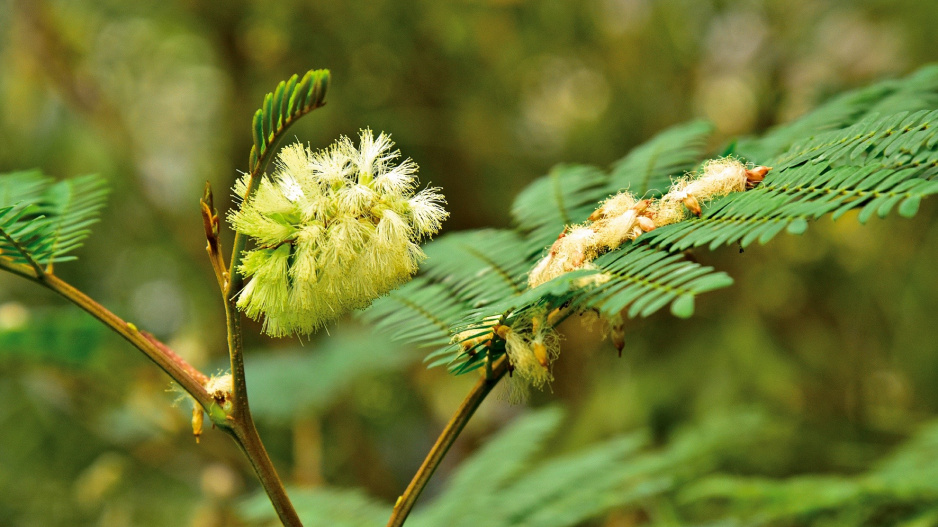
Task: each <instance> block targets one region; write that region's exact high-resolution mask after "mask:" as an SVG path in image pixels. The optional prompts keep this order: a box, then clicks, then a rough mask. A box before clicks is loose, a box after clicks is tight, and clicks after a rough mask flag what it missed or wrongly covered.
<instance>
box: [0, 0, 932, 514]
mask: <svg viewBox="0 0 938 527" xmlns="http://www.w3.org/2000/svg"><path fill="white" fill-rule="evenodd" d="M935 27H938V5H935V4H933V3H931V2H922V1H912V0H909V1H896V0H889V1H887V0H869V1H857V2H838V1H832V0H821V1H815V0H751V1H710V0H657V1H652V0H563V1H559V0H550V1H548V0H543V1H531V2H522V1H515V0H475V1H469V0H465V1H452V2H439V1H428V0H422V1H417V2H400V1H390V0H369V1H358V0H356V1H349V2H338V1H325V2H303V1H299V0H281V1H279V2H264V1H259V0H228V1H224V2H221V1H217V0H175V1H165V0H164V1H155V0H144V1H139V2H122V1H114V0H98V1H89V0H84V1H79V0H22V1H13V0H0V172H6V171H12V170H16V169H25V168H33V167H38V168H40V169H42V170H43V171H44V172H45V173H47V174H49V175H52V176H54V177H56V178H65V177H69V176H74V175H79V174H86V173H99V174H102V175H103V176H105V177H106V178H107V180H108V181H109V182H110V185H111V187H112V194H111V196H110V199H109V204H108V207H107V209H106V211H105V213H104V217H103V221H101V222H100V223H99V224H98V225H97V226H96V227H95V229H94V234H93V236H92V237H91V238H90V239H89V240H88V242H87V243H86V246H85V248H84V249H82V250H81V252H80V253H79V257H80V259H79V261H78V262H77V263H72V264H68V265H62V266H60V267H57V269H56V272H57V273H59V274H60V275H61V276H63V277H64V278H65V279H67V280H69V281H70V282H72V283H73V284H75V285H76V286H78V287H79V288H81V289H83V290H85V291H86V292H88V293H89V294H90V295H91V296H92V297H94V298H96V299H98V300H99V301H101V302H102V303H103V304H105V305H106V306H108V307H109V308H110V309H112V310H113V311H115V312H116V313H118V314H119V315H121V316H123V317H125V318H126V319H127V320H130V321H133V322H134V323H135V324H136V325H137V326H139V327H140V328H142V329H147V330H149V331H151V332H153V333H154V334H156V335H157V336H158V337H160V338H162V339H165V340H166V341H167V342H168V343H169V344H170V345H171V346H172V347H173V348H174V349H176V350H177V351H178V352H179V353H180V354H182V355H184V356H185V357H187V358H188V359H189V360H190V361H192V362H193V363H195V364H197V365H198V366H200V367H201V368H203V369H204V370H206V371H209V372H215V371H218V370H220V369H222V368H224V364H225V339H224V319H223V310H222V306H221V303H220V301H219V298H218V293H217V288H216V284H215V280H214V277H213V275H212V271H211V267H210V266H209V265H208V261H207V259H206V258H205V251H204V246H205V242H204V238H203V234H202V227H201V223H200V218H199V209H198V198H199V197H200V195H201V189H202V186H203V185H204V183H205V181H206V180H207V181H210V182H211V183H212V185H213V187H214V188H215V194H216V205H217V206H218V208H219V209H220V210H224V209H225V208H226V207H227V205H228V203H229V196H228V194H229V193H228V192H227V189H228V188H229V187H230V185H231V183H232V182H233V180H234V178H235V177H236V176H237V175H238V171H239V170H243V169H245V168H246V165H247V156H248V152H249V150H250V146H251V133H250V127H249V124H250V119H251V116H252V115H253V112H254V111H255V109H256V108H257V107H258V105H259V104H260V102H261V100H262V98H263V95H264V94H265V93H266V92H268V91H270V90H272V89H273V87H274V86H275V85H276V83H277V82H278V81H280V80H281V79H285V78H287V77H289V76H290V75H292V74H293V73H302V72H304V71H306V70H307V69H310V68H329V69H331V71H332V76H333V84H332V85H331V87H330V91H329V94H328V96H327V101H328V104H327V105H326V107H324V108H323V109H321V110H317V111H316V112H314V113H313V114H312V115H311V116H309V117H306V118H304V119H303V120H301V121H300V122H299V124H297V125H296V126H295V127H293V128H292V129H291V131H290V134H291V135H293V136H295V137H296V138H298V139H299V140H301V141H304V142H309V143H310V144H311V145H312V146H314V147H316V146H326V145H328V144H329V143H330V142H331V141H333V140H334V139H335V138H337V137H338V136H339V135H343V134H344V135H354V134H356V132H357V131H358V130H359V129H360V128H363V127H371V128H372V129H374V130H383V131H387V132H390V133H391V134H392V135H393V138H394V140H395V141H396V142H397V145H398V147H399V148H400V149H401V151H402V152H403V154H404V155H405V156H409V157H411V158H413V159H414V160H415V161H416V162H417V163H418V164H419V165H420V175H421V180H422V181H423V182H425V183H432V184H433V185H436V186H440V187H442V188H443V192H444V194H445V195H446V196H447V198H448V201H449V207H448V208H449V210H450V211H451V213H452V216H451V218H450V219H449V220H448V222H447V223H446V225H445V229H446V230H447V231H452V230H459V229H466V228H475V227H483V226H494V227H504V226H507V225H508V223H509V207H510V203H511V199H512V198H513V196H514V195H515V194H516V193H517V192H518V191H519V190H520V189H521V188H523V187H524V185H526V184H527V183H529V182H530V181H532V180H534V179H535V178H537V177H538V176H540V175H542V174H544V173H545V172H546V171H547V170H548V169H549V167H551V166H552V165H554V164H556V163H559V162H576V163H585V164H592V165H598V166H608V165H609V164H610V163H612V162H613V161H614V160H616V159H618V158H619V157H621V156H623V155H624V154H626V153H627V152H628V150H629V149H630V148H631V147H633V146H635V145H636V144H639V143H640V142H641V141H642V140H644V139H647V138H648V137H650V136H651V135H653V134H654V133H655V132H657V131H660V130H661V129H663V128H666V127H668V126H670V125H673V124H676V123H680V122H683V121H687V120H689V119H693V118H704V119H708V120H710V121H712V122H713V123H714V124H715V125H716V129H717V132H716V136H715V139H714V142H713V144H712V145H711V146H712V148H713V150H714V151H715V152H718V151H720V149H721V148H722V147H723V145H725V144H726V143H727V142H728V141H730V140H731V139H732V138H733V137H737V136H741V135H749V134H756V133H759V132H760V131H762V130H765V129H766V128H768V127H770V126H771V125H773V124H775V123H780V122H785V121H788V120H791V119H793V118H796V117H797V116H799V115H802V114H804V113H805V112H807V111H809V110H810V109H811V108H813V107H814V106H816V105H817V104H818V103H820V102H822V101H824V100H825V99H826V98H827V97H829V96H831V95H834V94H837V93H839V92H841V91H844V90H846V89H849V88H852V87H857V86H862V85H866V84H869V83H871V82H873V81H875V80H878V79H881V78H885V77H891V76H901V75H904V74H907V73H909V72H912V71H914V70H915V69H916V68H918V67H920V66H921V65H924V64H927V63H929V62H931V61H935V60H938V47H936V46H935V40H934V28H935ZM936 220H938V206H936V205H935V204H933V203H926V204H925V205H924V206H923V210H922V211H921V212H920V213H919V215H918V216H917V217H916V218H915V219H914V220H901V219H898V218H890V219H887V220H874V221H872V222H871V223H870V224H869V225H866V226H862V227H861V226H860V225H858V224H857V223H856V221H854V220H853V219H852V218H849V217H848V218H844V219H841V220H840V221H838V222H830V221H821V222H819V223H817V224H816V225H814V226H813V228H812V229H810V230H809V231H808V232H807V233H806V234H805V235H803V236H800V237H793V236H789V235H783V236H780V237H779V238H777V239H775V240H774V241H773V242H772V243H771V244H769V245H768V246H765V247H752V248H750V249H747V250H746V252H745V253H742V254H740V253H739V252H738V251H736V250H733V249H725V250H723V251H719V252H716V253H707V252H701V253H699V254H698V257H699V258H700V259H701V260H702V261H705V262H707V263H708V264H712V265H716V266H718V267H720V268H722V269H725V270H726V271H728V272H729V273H730V274H731V275H732V276H733V277H734V278H735V279H736V281H737V283H736V285H735V286H734V287H732V288H730V289H727V290H723V291H719V292H716V293H712V294H709V295H706V296H704V297H702V298H701V299H699V301H698V311H697V316H695V317H694V318H693V319H691V320H689V321H678V320H676V319H673V318H671V317H669V316H668V315H666V314H661V315H660V316H655V317H652V318H651V319H648V320H640V321H632V322H630V323H629V326H628V328H627V332H628V333H627V345H626V350H625V353H624V354H623V357H622V358H621V359H618V358H617V357H616V353H615V351H614V349H613V348H612V346H611V345H610V344H609V343H608V342H602V341H601V339H600V337H599V334H597V333H595V332H593V333H591V332H590V331H588V330H587V329H588V328H585V327H584V326H582V325H580V324H579V323H568V324H567V327H566V329H567V332H566V341H565V344H564V353H563V355H562V357H561V358H560V360H559V361H558V363H557V364H556V368H555V372H554V373H555V376H556V377H557V380H556V382H555V383H554V384H553V386H552V389H551V390H550V391H548V392H546V393H536V394H534V396H533V397H532V398H531V400H530V401H528V403H526V404H522V405H511V404H509V403H508V402H506V401H504V400H500V399H497V398H492V399H491V400H489V401H487V402H486V403H485V404H484V406H483V407H482V409H481V410H480V413H479V415H478V416H477V417H476V418H475V419H474V420H473V422H472V423H471V424H470V426H469V428H468V429H467V431H466V433H465V434H464V437H463V438H461V439H460V441H459V442H458V443H457V445H456V447H455V448H454V450H453V451H452V452H451V454H450V456H449V457H448V458H447V460H446V462H445V463H444V466H443V467H442V468H441V470H440V471H439V472H438V473H437V475H436V476H435V477H434V480H433V481H432V483H431V487H430V488H429V489H428V492H427V493H426V495H425V498H424V499H425V500H427V501H428V502H429V501H432V499H433V496H434V495H435V494H438V493H439V492H441V489H442V488H444V486H445V482H446V480H447V477H448V475H449V474H451V473H452V470H453V469H454V467H456V466H457V465H458V464H459V462H460V460H462V459H464V458H466V457H467V456H469V455H470V454H471V453H472V452H473V451H474V450H475V449H476V448H477V447H478V445H480V444H482V443H484V441H485V439H486V437H488V436H489V434H491V433H492V432H493V431H495V430H499V429H502V428H503V427H505V426H506V424H507V423H510V422H512V421H514V420H516V419H518V418H519V417H520V416H521V415H522V414H525V413H527V412H529V408H531V407H539V406H544V405H556V406H559V407H562V408H563V409H564V410H565V413H566V418H565V419H566V421H565V425H564V426H563V427H562V432H561V433H558V434H556V435H554V436H552V438H551V439H550V440H549V441H547V443H546V452H545V453H544V454H543V455H544V456H545V457H550V456H551V455H556V454H560V453H564V452H575V451H577V450H578V449H582V448H584V447H585V446H588V445H591V444H594V443H596V442H597V441H600V440H604V439H608V438H611V437H615V436H618V435H621V434H624V433H629V432H634V431H640V430H645V431H647V432H648V433H649V434H650V436H651V437H652V438H653V439H654V443H655V444H658V445H667V444H669V440H670V438H672V437H673V435H674V434H675V433H677V432H676V431H681V430H692V429H694V427H695V426H698V425H699V424H700V423H703V422H709V421H708V420H709V419H713V418H714V416H725V415H735V414H734V412H740V411H745V412H750V413H751V412H755V413H757V414H759V415H761V416H763V417H762V419H763V420H764V421H765V422H767V423H770V424H771V427H770V428H771V430H772V433H768V434H761V435H759V436H758V437H760V439H759V441H756V442H754V443H753V444H750V445H749V446H748V447H746V448H740V449H727V450H726V451H725V452H723V453H722V454H721V455H720V456H718V457H719V459H718V460H717V461H714V463H713V466H712V467H711V468H712V470H714V471H722V472H727V473H732V474H741V475H760V476H764V477H771V478H785V477H789V476H794V475H803V474H839V475H843V476H844V477H849V476H851V475H857V474H863V473H864V472H865V471H867V470H869V468H870V467H871V466H873V465H874V464H875V463H877V462H878V460H880V459H882V458H883V457H884V456H886V455H888V454H889V453H890V452H892V451H893V449H894V448H896V447H897V445H900V444H902V443H903V442H904V441H905V440H906V439H907V438H909V437H910V436H912V435H913V434H915V432H916V431H917V430H919V429H920V427H922V426H923V425H924V424H925V423H927V422H929V421H930V420H931V419H933V418H934V417H935V416H936V413H938V382H936V381H938V324H935V323H934V320H935V317H934V313H935V312H938V281H936V280H935V279H934V275H933V274H932V273H933V272H934V262H936V261H938V221H936ZM230 239H231V237H230V235H229V234H228V233H226V234H225V238H224V240H225V242H227V243H226V246H227V247H230ZM933 310H934V311H933ZM257 329H258V327H257V326H256V325H252V324H249V325H248V326H247V333H248V353H249V355H250V357H249V359H250V364H249V368H250V370H249V378H248V382H249V385H250V387H251V394H252V401H254V402H252V406H256V407H257V409H256V412H257V419H258V421H259V424H260V427H261V436H262V437H263V438H264V439H265V442H266V443H267V446H268V450H269V451H270V452H271V455H272V457H273V459H274V462H275V464H277V466H278V467H279V468H280V470H281V473H282V475H283V476H284V477H285V478H286V479H287V480H288V482H289V483H290V484H291V485H294V486H295V487H297V488H312V487H317V486H323V485H328V486H337V487H357V488H361V489H363V490H364V492H365V493H367V494H369V495H371V496H373V497H374V498H376V499H377V500H381V501H383V502H385V503H387V504H389V505H390V504H391V503H393V501H394V499H395V497H396V496H397V495H398V493H399V492H400V491H401V490H402V489H403V488H404V486H405V485H406V483H407V481H408V480H409V478H410V476H411V475H412V473H413V471H414V470H415V469H416V467H417V466H418V465H419V463H420V460H421V459H422V458H423V456H424V454H425V453H426V451H427V450H428V448H429V446H430V445H431V444H432V442H433V440H434V439H435V436H436V434H437V433H438V431H439V430H440V429H441V427H442V426H443V423H445V421H446V420H447V419H448V417H449V414H450V413H451V412H452V411H453V410H454V409H455V408H456V406H457V405H458V404H459V401H460V400H461V398H462V397H463V395H464V394H465V392H466V391H467V389H468V387H469V386H470V385H471V383H472V382H473V381H474V378H469V377H471V376H466V378H454V377H451V376H449V375H447V374H446V372H445V371H443V370H441V369H436V370H430V371H428V370H426V368H425V367H424V366H423V364H421V362H420V359H421V357H422V353H421V352H420V351H419V350H412V349H407V348H406V347H397V348H394V347H393V346H391V345H388V344H387V343H385V342H383V341H380V340H379V341H375V340H374V339H373V338H371V337H369V336H368V332H367V330H366V329H364V328H362V327H361V326H360V325H357V323H356V322H354V321H352V320H348V321H343V322H341V323H339V324H338V326H337V327H336V328H334V329H330V333H331V335H327V334H325V333H323V334H322V335H320V336H318V337H316V338H315V339H313V340H312V341H311V342H304V343H302V344H301V343H299V342H297V341H296V340H290V339H281V340H269V339H265V338H261V337H259V336H257ZM168 390H169V382H168V379H167V378H166V377H165V376H164V375H163V374H162V373H161V372H159V371H158V370H157V369H156V368H154V367H152V366H151V365H150V364H149V363H148V362H147V361H146V360H145V359H144V358H143V357H142V356H141V355H140V354H139V353H137V352H136V351H134V350H133V349H131V348H130V347H129V346H128V345H126V344H125V343H124V342H122V341H121V340H119V339H118V338H117V337H115V336H113V335H111V334H108V333H107V332H106V331H105V330H103V329H101V328H99V327H98V326H97V325H96V324H95V323H94V321H93V320H91V318H90V317H88V316H87V315H85V314H83V313H80V312H78V311H77V310H75V309H72V308H71V307H69V306H65V305H63V302H62V301H61V300H60V299H58V298H56V297H53V296H52V295H50V294H46V293H45V292H44V291H39V290H38V289H37V288H36V287H34V286H32V285H31V284H28V283H26V282H24V281H22V280H18V279H16V278H15V277H12V276H0V525H23V526H34V525H35V526H40V525H43V526H45V525H102V526H119V525H199V526H202V525H208V526H221V525H241V524H242V521H243V520H242V519H239V518H238V514H237V507H236V506H237V504H238V503H239V500H241V499H242V498H243V497H244V496H247V495H250V494H252V493H253V492H255V491H256V490H257V488H258V485H257V484H256V482H255V480H254V477H253V475H252V473H251V472H250V467H249V466H248V465H247V463H246V462H245V460H244V459H243V458H242V457H241V455H240V453H239V452H238V451H237V449H236V447H235V445H234V444H233V443H232V442H231V441H230V440H229V439H228V438H227V437H224V435H223V434H220V433H217V432H213V431H207V432H206V434H205V435H204V436H203V439H202V443H201V444H196V443H195V442H194V440H193V439H192V437H191V434H190V430H189V412H188V406H186V405H185V404H180V405H178V406H174V402H175V401H176V399H177V396H176V394H174V393H172V392H170V391H168ZM727 422H729V423H732V422H733V420H732V419H729V420H728V421H727ZM728 426H730V427H731V428H732V426H733V425H728ZM933 453H934V455H938V452H933ZM922 499H926V498H922ZM675 510H676V509H675V507H674V506H672V505H670V504H669V503H668V500H667V499H666V498H663V497H657V498H655V499H649V500H648V501H647V502H644V503H643V505H642V506H640V507H632V508H630V509H629V510H628V511H623V510H615V509H614V510H612V511H611V512H610V511H605V512H603V513H602V514H600V515H599V517H597V518H594V519H592V520H590V522H589V523H588V525H597V526H598V525H603V526H626V525H643V524H652V523H653V524H656V525H657V524H661V525H680V524H683V523H684V522H689V521H691V520H690V519H689V518H687V517H683V518H682V517H681V516H680V514H679V512H675ZM662 511H664V512H662ZM691 512H693V511H691ZM704 516H706V514H704ZM796 524H797V523H796ZM883 524H887V523H883ZM888 524H890V525H891V523H888ZM876 525H879V523H876ZM921 525H932V524H931V523H922V524H921Z"/></svg>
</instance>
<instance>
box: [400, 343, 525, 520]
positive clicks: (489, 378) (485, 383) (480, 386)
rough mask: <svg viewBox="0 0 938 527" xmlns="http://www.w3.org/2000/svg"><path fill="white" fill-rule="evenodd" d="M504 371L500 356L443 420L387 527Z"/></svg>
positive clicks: (404, 512) (406, 509)
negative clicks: (438, 433)
mask: <svg viewBox="0 0 938 527" xmlns="http://www.w3.org/2000/svg"><path fill="white" fill-rule="evenodd" d="M507 371H508V361H507V360H505V359H504V358H503V359H501V360H500V361H498V362H496V363H495V364H494V365H493V366H492V373H491V375H486V376H484V377H482V378H481V379H479V382H477V383H476V384H475V386H473V387H472V390H470V391H469V394H468V395H467V396H466V398H465V399H464V400H463V402H462V404H461V405H460V406H459V409H457V410H456V413H455V414H453V417H452V418H450V420H449V422H448V423H447V424H446V428H444V429H443V432H442V433H441V434H440V437H438V438H437V440H436V443H435V444H434V445H433V448H431V449H430V453H429V454H427V458H426V459H424V460H423V464H422V465H420V468H419V469H418V470H417V473H416V474H414V478H413V479H412V480H411V481H410V485H407V489H406V490H404V494H402V495H401V496H400V497H399V498H398V499H397V503H396V504H395V505H394V510H393V511H392V512H391V518H390V520H388V525H387V527H400V526H401V525H404V521H405V520H406V519H407V516H408V515H409V514H410V511H411V509H413V508H414V504H415V503H417V498H418V497H419V496H420V493H421V492H423V489H424V487H426V486H427V482H429V481H430V477H431V476H433V473H434V472H435V471H436V469H437V467H438V466H440V462H441V461H443V457H444V456H446V452H448V451H449V449H450V447H451V446H453V443H454V442H455V441H456V438H457V437H459V434H460V433H461V432H462V430H463V428H465V427H466V423H468V422H469V419H471V418H472V416H473V414H475V411H476V409H478V408H479V405H480V404H482V401H484V400H485V397H486V396H487V395H488V394H489V392H491V391H492V388H494V387H495V385H496V384H498V381H499V380H501V378H502V377H504V376H505V373H506V372H507Z"/></svg>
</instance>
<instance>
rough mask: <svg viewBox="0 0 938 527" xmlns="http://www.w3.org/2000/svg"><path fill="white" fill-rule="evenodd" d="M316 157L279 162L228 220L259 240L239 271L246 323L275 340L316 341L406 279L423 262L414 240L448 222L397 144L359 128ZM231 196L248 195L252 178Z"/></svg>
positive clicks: (294, 152)
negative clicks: (356, 138)
mask: <svg viewBox="0 0 938 527" xmlns="http://www.w3.org/2000/svg"><path fill="white" fill-rule="evenodd" d="M360 139H361V140H360V145H359V147H358V148H356V147H355V145H354V144H353V143H352V141H351V140H350V139H348V138H347V137H342V138H340V139H339V140H338V141H337V142H335V143H334V144H333V145H332V146H330V147H329V148H326V149H324V150H320V151H318V152H313V151H312V150H310V149H309V148H307V147H304V146H303V145H301V144H294V145H290V146H288V147H285V148H284V149H283V150H282V151H281V152H280V154H279V158H278V161H277V167H276V170H275V172H274V174H273V177H267V176H264V177H263V179H262V180H261V181H260V184H259V186H258V187H257V190H256V191H255V192H254V194H253V195H252V196H250V197H249V198H248V199H247V200H246V201H244V202H243V203H242V205H241V207H240V209H238V210H236V211H233V212H231V213H230V214H229V215H228V220H229V221H230V222H231V225H232V226H233V228H234V229H235V230H236V231H238V232H240V233H242V234H244V235H247V236H249V237H251V238H252V239H253V240H254V242H255V246H256V247H255V248H254V249H252V250H249V251H246V252H245V253H244V258H243V259H242V264H241V266H240V267H239V269H238V270H239V271H240V272H241V273H242V274H243V275H244V276H245V277H251V280H250V281H249V282H248V283H247V285H246V286H245V287H244V289H242V290H241V292H240V293H239V295H238V307H239V308H240V309H241V310H243V311H244V312H245V314H247V315H248V316H249V317H251V318H252V319H255V320H259V319H260V318H261V316H262V315H263V318H264V332H265V333H267V334H269V335H273V336H285V335H290V334H310V333H312V332H314V331H316V330H317V329H319V328H320V327H322V326H323V325H324V324H326V323H327V322H329V321H331V320H333V319H335V318H336V317H338V316H340V315H342V314H344V313H346V312H348V311H350V310H353V309H360V308H363V307H367V306H368V305H369V304H370V303H371V301H372V300H374V299H375V298H377V297H379V296H381V295H383V294H385V293H387V292H388V291H390V290H391V289H393V288H395V287H397V286H398V285H400V284H402V283H404V282H405V281H407V280H408V279H409V278H410V276H411V275H413V274H414V273H415V272H416V270H417V266H418V264H419V263H420V262H421V261H422V260H423V259H424V258H425V257H426V256H425V255H424V253H423V251H422V250H421V249H420V246H419V245H417V242H418V241H420V240H421V239H422V238H424V237H427V236H430V235H432V234H435V233H436V232H437V231H439V229H440V225H441V223H442V221H443V220H444V219H445V218H446V217H447V216H448V213H447V212H446V211H445V210H444V209H443V206H442V205H443V203H445V200H444V198H443V196H442V195H441V194H440V193H439V192H438V191H439V189H437V188H426V189H424V190H421V191H420V192H416V189H417V177H416V174H417V165H416V164H415V163H414V162H413V161H411V160H410V159H406V160H403V161H401V160H400V152H399V151H397V150H392V148H393V146H394V143H393V142H392V141H391V138H390V136H388V135H386V134H384V133H381V134H380V135H378V136H377V137H375V136H374V134H373V133H372V132H371V130H367V129H366V130H362V131H361V138H360ZM234 193H235V195H237V196H244V195H245V194H246V193H247V180H246V179H245V178H242V179H241V180H239V181H238V183H236V184H235V187H234Z"/></svg>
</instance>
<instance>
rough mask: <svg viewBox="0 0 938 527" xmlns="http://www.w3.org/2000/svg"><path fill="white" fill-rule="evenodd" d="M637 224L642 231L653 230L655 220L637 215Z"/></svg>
mask: <svg viewBox="0 0 938 527" xmlns="http://www.w3.org/2000/svg"><path fill="white" fill-rule="evenodd" d="M638 226H639V227H640V228H641V229H642V230H643V231H644V232H651V231H653V230H655V220H653V219H651V218H649V217H648V216H639V217H638Z"/></svg>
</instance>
